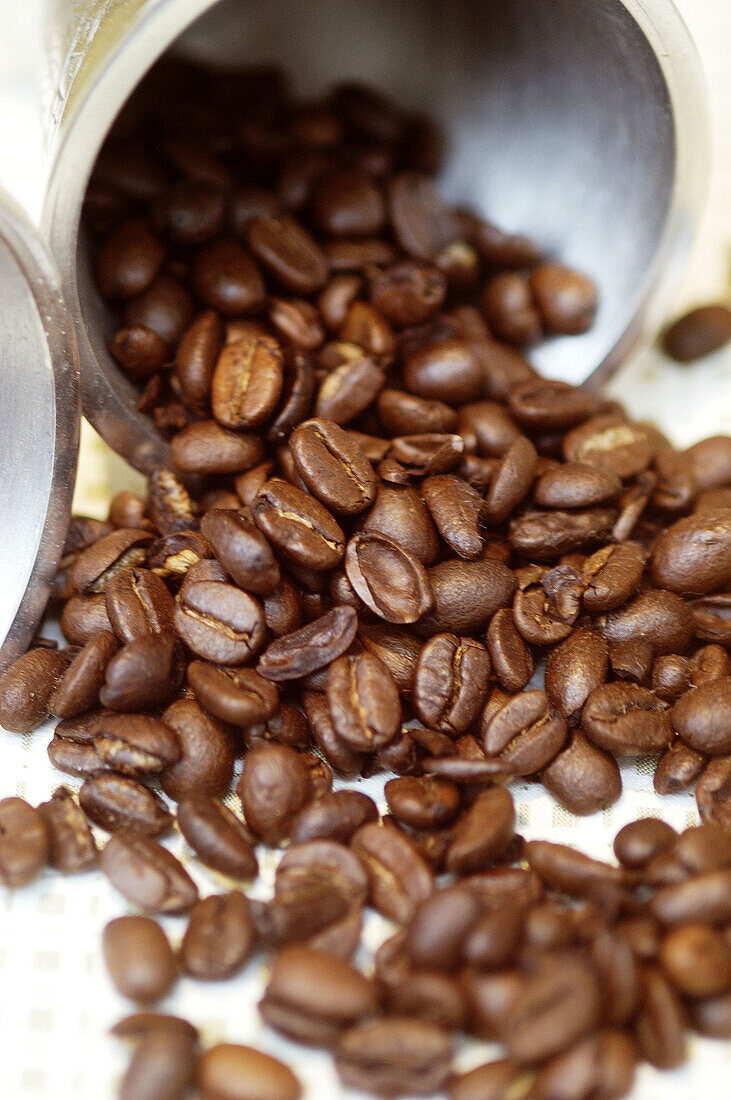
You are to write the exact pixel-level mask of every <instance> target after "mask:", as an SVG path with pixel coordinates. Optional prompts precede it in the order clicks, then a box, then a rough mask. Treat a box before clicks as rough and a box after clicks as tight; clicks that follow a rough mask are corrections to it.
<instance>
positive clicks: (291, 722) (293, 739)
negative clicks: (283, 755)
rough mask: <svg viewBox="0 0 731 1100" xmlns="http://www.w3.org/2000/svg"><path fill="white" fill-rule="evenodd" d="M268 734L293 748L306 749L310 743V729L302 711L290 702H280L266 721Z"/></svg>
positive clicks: (272, 738)
mask: <svg viewBox="0 0 731 1100" xmlns="http://www.w3.org/2000/svg"><path fill="white" fill-rule="evenodd" d="M265 728H266V736H267V737H269V738H270V740H272V741H279V743H280V744H281V745H289V746H290V747H291V748H293V749H306V748H307V747H308V746H309V744H310V730H309V727H308V725H307V719H306V718H305V716H304V714H303V713H302V711H300V710H297V709H296V707H291V706H290V705H289V704H288V703H280V704H279V708H278V710H277V712H276V713H275V714H273V715H272V717H271V718H270V719H269V720H268V721H267V723H266V727H265Z"/></svg>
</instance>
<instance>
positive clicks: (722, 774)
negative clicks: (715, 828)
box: [695, 756, 731, 828]
mask: <svg viewBox="0 0 731 1100" xmlns="http://www.w3.org/2000/svg"><path fill="white" fill-rule="evenodd" d="M695 798H696V803H697V805H698V812H699V814H700V815H701V821H704V822H710V823H713V824H716V825H721V826H722V827H723V828H728V826H729V822H730V821H731V757H729V756H719V757H716V758H715V759H714V760H711V761H710V763H709V764H707V765H706V767H705V769H704V770H703V773H702V774H701V777H700V779H699V780H698V782H697V783H696V788H695Z"/></svg>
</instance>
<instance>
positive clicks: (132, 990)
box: [102, 917, 177, 1004]
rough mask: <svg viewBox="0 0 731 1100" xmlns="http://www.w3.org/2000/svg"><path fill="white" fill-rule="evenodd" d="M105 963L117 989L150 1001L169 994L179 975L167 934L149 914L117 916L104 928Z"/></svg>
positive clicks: (133, 999)
mask: <svg viewBox="0 0 731 1100" xmlns="http://www.w3.org/2000/svg"><path fill="white" fill-rule="evenodd" d="M102 945H103V950H104V962H105V964H106V967H107V972H108V973H109V977H110V978H111V979H112V982H113V983H114V985H115V987H116V989H117V991H118V992H119V993H121V994H122V996H123V997H129V999H130V1000H132V1001H140V1002H142V1003H143V1004H147V1003H149V1002H152V1001H159V1000H160V999H161V998H162V997H164V996H165V995H166V993H169V992H170V990H171V989H172V987H173V984H174V982H175V978H176V976H177V975H176V966H175V957H174V955H173V950H172V948H171V946H170V943H169V941H168V938H167V936H166V935H165V933H164V932H163V930H162V928H161V927H160V925H159V924H157V922H156V921H154V920H151V919H150V918H149V917H117V918H116V920H112V921H110V922H109V924H107V925H106V926H105V928H104V933H103V936H102Z"/></svg>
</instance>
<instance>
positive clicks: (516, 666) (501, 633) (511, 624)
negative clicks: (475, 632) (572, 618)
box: [487, 608, 535, 691]
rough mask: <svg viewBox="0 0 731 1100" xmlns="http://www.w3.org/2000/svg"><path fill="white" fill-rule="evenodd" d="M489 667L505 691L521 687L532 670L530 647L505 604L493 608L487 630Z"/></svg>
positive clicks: (526, 681)
mask: <svg viewBox="0 0 731 1100" xmlns="http://www.w3.org/2000/svg"><path fill="white" fill-rule="evenodd" d="M487 648H488V651H489V653H490V659H491V662H492V668H493V670H494V672H495V675H496V676H497V679H498V681H499V682H500V684H501V685H502V686H503V687H504V688H505V689H506V691H521V690H522V688H524V687H525V686H526V684H527V683H528V681H529V680H530V678H531V676H532V675H533V671H534V667H535V666H534V662H533V657H532V654H531V651H530V650H529V648H528V646H527V645H526V644H525V642H524V641H523V639H522V638H521V636H520V634H519V633H518V631H517V630H516V628H515V621H514V619H513V613H512V611H510V610H509V608H502V609H500V610H499V611H496V612H495V614H494V615H493V617H492V620H491V622H490V626H489V627H488V630H487Z"/></svg>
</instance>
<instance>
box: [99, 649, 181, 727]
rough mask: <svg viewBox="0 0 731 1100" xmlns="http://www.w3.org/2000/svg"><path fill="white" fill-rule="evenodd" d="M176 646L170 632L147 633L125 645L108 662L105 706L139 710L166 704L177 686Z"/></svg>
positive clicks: (102, 695)
mask: <svg viewBox="0 0 731 1100" xmlns="http://www.w3.org/2000/svg"><path fill="white" fill-rule="evenodd" d="M176 645H177V643H176V641H175V639H174V638H173V636H172V635H171V634H147V635H145V636H144V637H142V638H138V639H137V640H136V641H134V642H128V643H127V644H126V645H124V646H122V647H121V649H119V650H118V651H117V652H116V653H115V655H114V656H113V657H112V658H111V660H110V661H109V662H108V663H107V665H106V669H105V675H104V684H103V686H102V688H101V690H100V691H99V701H100V702H101V704H102V706H104V707H109V708H110V709H111V710H119V711H138V710H145V709H146V708H147V707H159V706H161V705H164V704H165V703H166V702H167V701H168V699H169V698H170V695H171V693H172V692H173V690H174V689H175V686H176V685H175V679H176V670H175V664H176Z"/></svg>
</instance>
